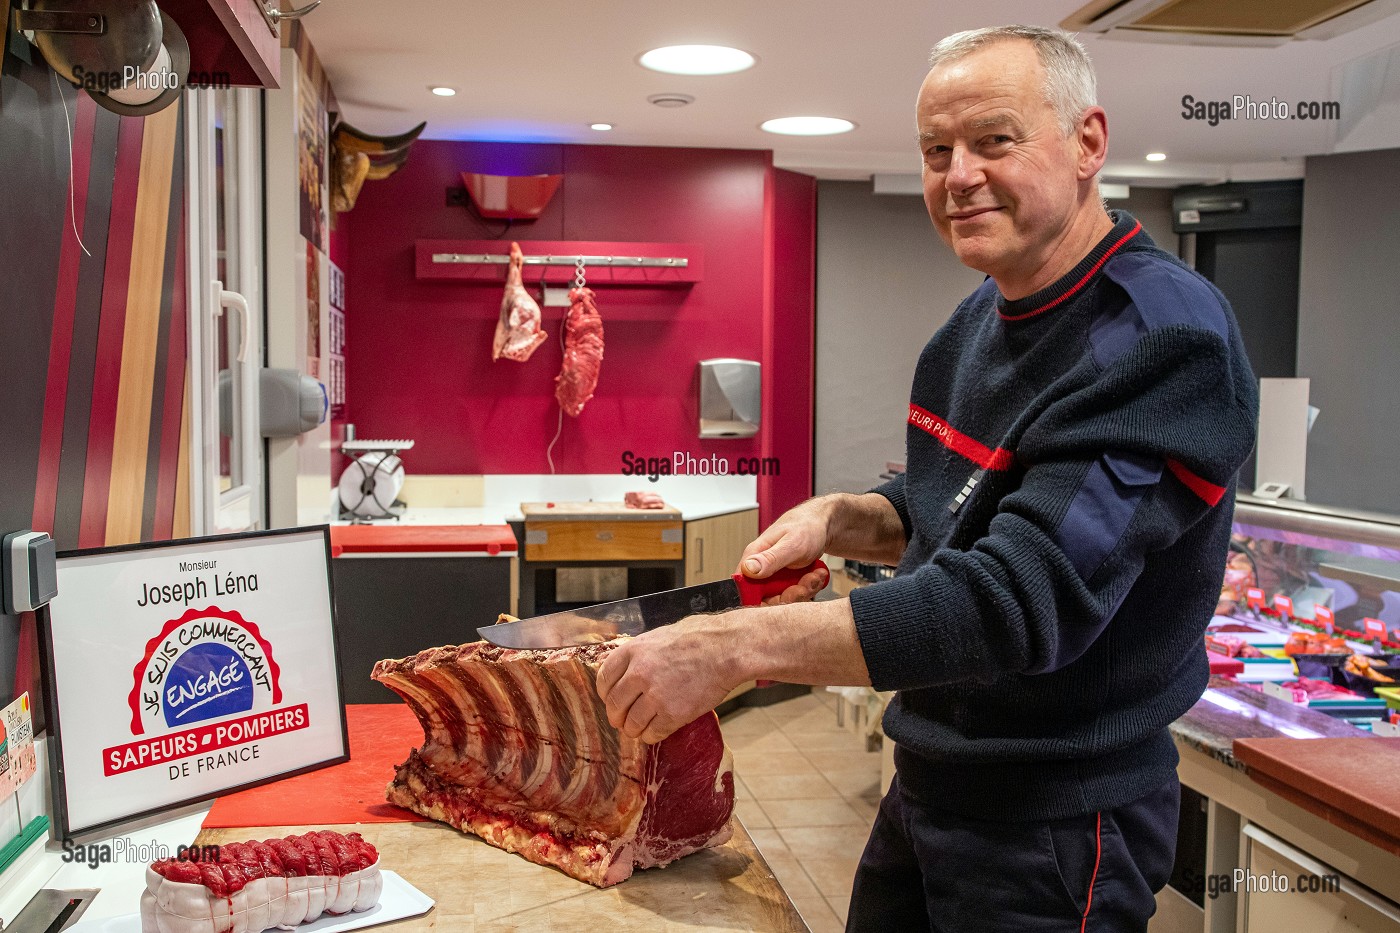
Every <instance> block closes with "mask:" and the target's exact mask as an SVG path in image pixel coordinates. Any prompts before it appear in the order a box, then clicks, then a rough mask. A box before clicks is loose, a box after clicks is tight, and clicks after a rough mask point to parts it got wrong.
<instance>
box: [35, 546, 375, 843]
mask: <svg viewBox="0 0 1400 933" xmlns="http://www.w3.org/2000/svg"><path fill="white" fill-rule="evenodd" d="M39 636H40V638H39V641H40V651H41V652H42V655H43V657H42V661H43V665H44V689H45V701H46V703H47V704H48V710H49V731H50V735H51V736H52V738H53V742H52V743H51V746H52V751H51V752H50V761H51V763H52V771H53V790H54V811H55V817H56V820H57V823H58V827H59V830H60V833H61V835H62V836H63V837H64V838H67V837H69V836H73V835H77V834H79V833H86V832H89V831H92V830H96V829H102V828H107V827H109V826H111V825H112V824H115V823H119V822H121V821H124V820H128V819H131V818H134V817H137V816H144V815H146V814H150V813H154V812H158V811H161V810H166V809H169V808H171V807H176V806H180V805H182V804H187V803H193V802H195V801H199V800H207V799H209V798H211V797H217V796H219V795H221V794H225V793H228V792H230V791H234V790H240V789H243V788H246V787H253V786H255V785H258V784H265V783H267V782H269V781H273V780H276V779H278V778H282V777H287V776H289V775H292V774H299V773H301V772H303V771H310V770H313V769H315V768H319V767H323V766H325V765H330V764H337V763H339V762H342V761H347V760H349V757H350V754H349V745H348V744H347V739H346V732H345V707H344V705H343V704H342V702H341V680H340V669H339V664H338V661H337V655H336V646H335V629H334V626H333V622H332V613H331V589H330V530H329V529H328V528H327V527H325V526H320V527H316V528H293V529H288V530H285V531H268V532H252V533H248V534H238V535H225V536H219V537H210V538H192V539H185V540H180V541H169V542H156V543H151V544H138V545H130V546H124V547H111V548H98V549H95V550H86V551H67V552H63V553H60V554H59V555H58V596H57V597H55V598H54V600H53V602H52V603H50V605H49V606H48V607H46V608H45V609H41V610H40V611H39Z"/></svg>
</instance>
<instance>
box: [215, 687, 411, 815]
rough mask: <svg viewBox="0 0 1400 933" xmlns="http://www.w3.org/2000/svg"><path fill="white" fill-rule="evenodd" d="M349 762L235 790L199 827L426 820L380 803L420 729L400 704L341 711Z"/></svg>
mask: <svg viewBox="0 0 1400 933" xmlns="http://www.w3.org/2000/svg"><path fill="white" fill-rule="evenodd" d="M345 724H346V728H347V729H348V730H349V733H350V760H349V761H347V762H344V763H343V764H338V765H332V766H331V767H329V768H321V769H320V770H319V771H310V772H307V773H306V774H298V775H296V776H295V777H289V778H283V779H282V780H280V781H273V782H272V783H271V784H264V785H263V786H262V787H254V788H252V789H251V790H245V791H239V792H238V793H236V794H229V795H227V796H224V797H220V798H219V799H218V800H216V801H214V807H213V809H211V810H210V811H209V815H208V816H206V817H205V818H204V827H205V829H218V828H224V827H230V826H303V825H309V824H318V825H336V824H340V823H417V822H425V821H426V818H425V817H421V816H419V815H418V814H416V813H413V812H411V811H409V810H405V809H403V808H401V807H396V806H394V805H392V804H389V803H385V802H384V788H385V786H386V785H387V784H388V783H389V781H390V780H391V779H392V778H393V777H394V769H395V768H397V767H398V766H399V765H401V764H403V762H404V759H406V758H408V753H409V751H410V750H411V749H414V748H417V747H418V746H419V745H421V744H422V743H423V727H422V726H420V725H419V724H418V718H417V717H416V716H414V715H413V711H412V710H410V709H409V708H408V707H407V706H405V705H404V704H402V703H360V704H351V705H348V706H346V707H345Z"/></svg>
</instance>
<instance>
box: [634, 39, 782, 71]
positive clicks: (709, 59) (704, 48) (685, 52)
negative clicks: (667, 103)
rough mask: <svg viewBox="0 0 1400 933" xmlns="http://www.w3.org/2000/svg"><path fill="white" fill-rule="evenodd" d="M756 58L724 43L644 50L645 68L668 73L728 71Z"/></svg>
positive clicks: (749, 65) (746, 66)
mask: <svg viewBox="0 0 1400 933" xmlns="http://www.w3.org/2000/svg"><path fill="white" fill-rule="evenodd" d="M756 60H757V59H755V58H754V57H753V56H752V55H750V54H749V53H748V52H745V51H743V50H742V49H731V48H729V47H728V46H723V45H668V46H665V47H664V48H659V49H652V50H651V51H650V52H644V53H642V56H641V57H640V58H638V59H637V61H638V62H639V63H640V64H641V66H642V67H643V68H650V69H651V70H652V71H663V72H665V73H666V74H669V75H727V74H733V73H734V72H736V71H744V70H745V69H747V68H752V67H753V65H754V62H755V61H756Z"/></svg>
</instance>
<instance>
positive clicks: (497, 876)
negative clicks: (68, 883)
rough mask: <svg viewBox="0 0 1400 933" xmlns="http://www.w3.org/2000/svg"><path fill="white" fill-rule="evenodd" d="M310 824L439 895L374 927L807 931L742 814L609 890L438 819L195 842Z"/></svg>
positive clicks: (211, 834) (611, 932) (612, 932)
mask: <svg viewBox="0 0 1400 933" xmlns="http://www.w3.org/2000/svg"><path fill="white" fill-rule="evenodd" d="M311 829H332V830H337V831H339V832H346V833H348V832H358V833H360V834H361V835H362V836H364V837H365V839H367V840H369V841H370V842H372V843H373V844H374V845H375V847H376V848H378V849H379V853H380V867H382V868H388V869H392V870H393V871H396V872H398V873H399V874H400V875H402V876H403V878H404V879H405V880H406V881H408V882H409V883H410V884H412V885H413V886H414V887H416V888H418V890H420V891H422V892H423V893H424V894H426V895H428V896H429V897H431V898H432V899H433V900H434V901H436V902H437V905H436V906H435V907H434V908H433V909H432V910H431V911H430V912H428V913H427V914H425V915H423V916H421V917H412V918H409V919H406V920H400V921H398V922H396V923H391V924H385V925H384V926H382V927H378V928H377V929H385V930H394V931H395V933H398V931H410V930H412V931H421V930H441V931H444V933H477V931H480V933H486V931H491V933H498V931H499V933H508V931H519V933H534V931H539V930H571V931H572V930H580V931H583V930H606V931H608V933H633V931H636V933H662V931H665V933H707V931H714V933H721V931H723V933H733V931H735V930H754V931H763V933H801V931H805V930H806V929H807V926H806V924H804V923H803V921H802V918H801V916H800V915H799V914H798V913H797V910H796V908H794V907H793V905H792V901H790V900H789V899H788V896H787V894H786V893H784V891H783V889H782V886H781V885H779V884H778V881H777V879H776V878H775V877H774V876H773V872H772V871H771V870H770V869H769V868H768V865H767V863H765V862H764V861H763V856H761V855H760V854H759V852H758V850H757V849H756V848H754V845H753V841H752V840H751V839H750V838H749V834H748V833H747V832H746V831H745V830H744V828H743V826H742V825H741V824H740V822H739V820H738V819H737V818H735V820H734V836H733V838H731V839H730V840H729V842H727V843H725V844H724V845H723V846H720V847H718V848H715V849H707V850H705V851H703V852H696V853H695V854H693V855H688V856H686V857H685V858H683V859H681V860H679V861H677V862H674V863H672V864H671V865H670V866H668V867H666V868H653V869H648V870H646V871H639V872H637V873H636V874H634V875H633V876H632V877H631V878H629V879H628V880H627V881H624V882H622V883H621V884H619V885H614V886H613V887H611V888H605V889H599V888H595V887H593V886H592V885H588V884H584V883H583V882H582V881H576V880H574V879H573V878H570V877H569V876H568V875H565V874H564V873H563V872H560V871H558V870H557V869H554V868H546V867H544V866H542V865H536V864H535V863H533V862H527V861H526V860H525V859H523V858H521V857H520V856H518V855H512V854H510V853H509V852H505V851H503V850H501V849H497V848H496V847H494V846H490V845H487V844H486V843H485V842H482V841H481V840H480V839H477V838H476V837H475V836H471V835H468V834H466V833H462V832H459V831H457V830H455V829H453V828H452V827H450V826H447V825H444V824H442V823H436V822H433V823H373V824H365V823H361V824H354V825H341V826H277V827H258V828H251V827H233V828H228V829H206V830H203V831H202V832H201V833H200V834H199V837H198V839H197V840H196V843H197V844H199V845H208V844H215V843H223V842H236V841H242V840H247V839H267V838H271V837H274V836H285V835H288V834H289V833H303V832H306V831H308V830H311Z"/></svg>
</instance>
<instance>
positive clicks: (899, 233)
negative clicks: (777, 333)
mask: <svg viewBox="0 0 1400 933" xmlns="http://www.w3.org/2000/svg"><path fill="white" fill-rule="evenodd" d="M1110 206H1111V207H1115V208H1120V207H1121V208H1126V209H1127V210H1128V211H1130V212H1132V214H1133V215H1134V216H1135V217H1137V218H1138V219H1139V220H1141V221H1142V224H1143V227H1144V228H1145V229H1146V230H1147V232H1148V234H1149V235H1150V236H1151V237H1152V238H1153V239H1154V240H1155V241H1156V242H1157V245H1158V246H1160V247H1162V248H1163V249H1166V250H1168V251H1170V252H1176V249H1177V237H1176V234H1174V233H1172V232H1171V192H1170V191H1169V190H1165V189H1146V188H1135V189H1133V191H1132V196H1131V197H1130V198H1128V199H1127V200H1123V201H1118V200H1115V201H1112V202H1110ZM981 282H982V273H980V272H976V271H974V270H972V269H969V268H967V267H966V266H964V265H963V264H962V263H960V262H958V260H957V258H956V257H954V255H953V253H952V251H951V250H950V249H948V247H947V246H945V245H944V243H943V241H942V240H940V239H939V238H938V234H937V233H936V232H935V231H934V229H933V225H932V223H931V222H930V221H929V219H928V213H927V212H926V211H925V209H924V202H923V199H922V198H920V197H918V196H916V195H877V194H874V193H872V191H871V186H870V183H869V182H856V181H823V182H819V183H818V185H817V337H816V340H817V378H816V384H817V398H816V407H817V410H816V451H815V459H816V468H815V472H814V475H813V490H814V491H815V492H816V494H817V495H821V494H823V493H827V492H837V491H840V492H861V491H864V490H866V489H869V488H870V487H871V486H872V485H874V484H875V483H876V482H877V481H878V479H879V475H880V473H881V472H882V471H883V470H884V468H885V462H886V461H887V460H903V459H904V419H905V417H906V415H907V414H908V411H909V388H910V384H911V382H912V380H913V378H914V364H915V362H916V361H917V360H918V358H919V351H921V350H922V349H923V348H924V344H926V343H928V339H929V338H930V337H931V336H933V332H934V331H935V330H937V329H938V328H939V326H940V325H942V324H943V322H944V321H946V320H947V319H948V317H949V315H951V314H952V313H953V309H954V308H956V307H957V306H958V302H960V301H962V299H963V298H964V297H965V296H966V295H967V294H968V293H969V292H971V291H972V290H973V289H974V288H976V287H977V286H978V285H979V284H981Z"/></svg>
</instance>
